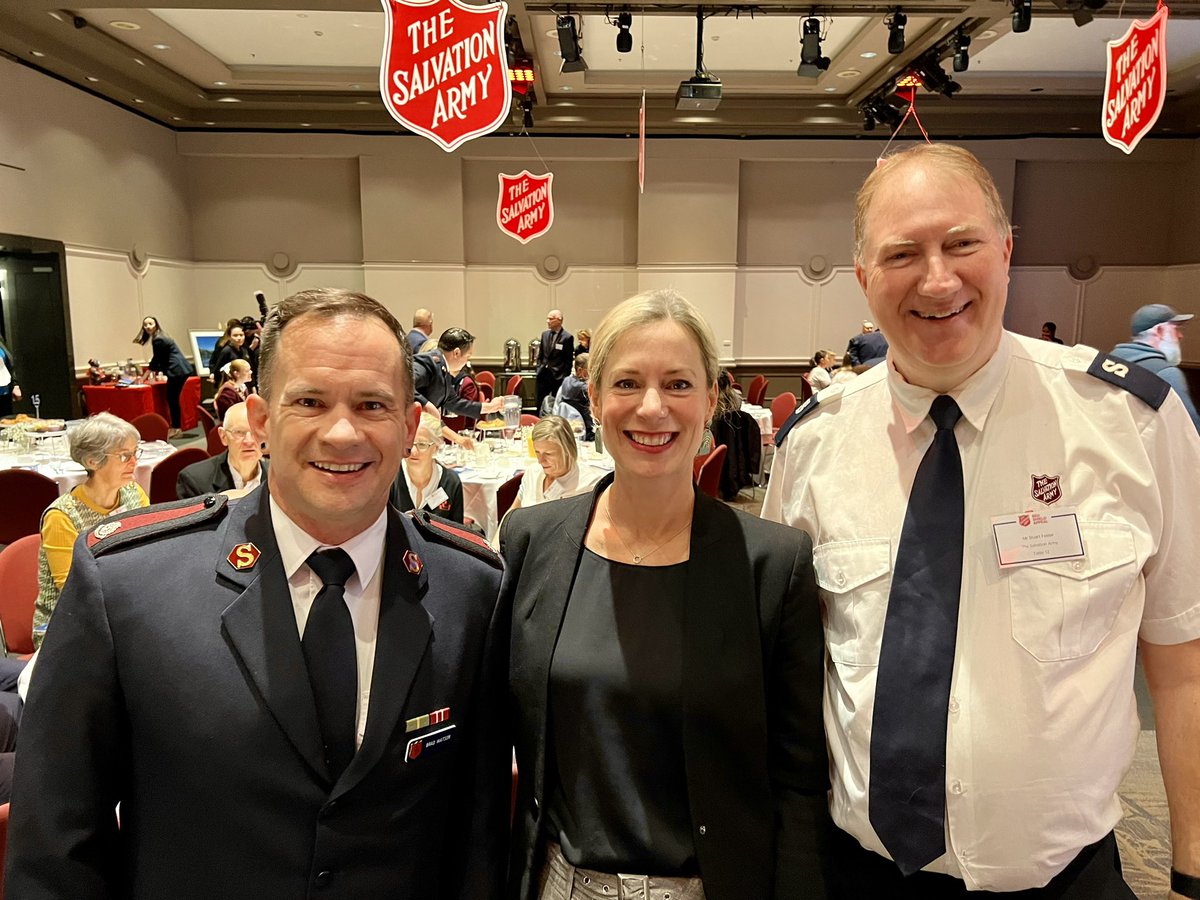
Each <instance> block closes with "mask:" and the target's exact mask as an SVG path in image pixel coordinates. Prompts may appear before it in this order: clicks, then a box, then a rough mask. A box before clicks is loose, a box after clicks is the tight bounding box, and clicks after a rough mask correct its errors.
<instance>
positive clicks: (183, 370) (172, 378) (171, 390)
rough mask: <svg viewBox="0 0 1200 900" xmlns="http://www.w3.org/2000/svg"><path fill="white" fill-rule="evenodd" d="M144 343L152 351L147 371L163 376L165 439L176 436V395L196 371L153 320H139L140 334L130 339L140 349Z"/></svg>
mask: <svg viewBox="0 0 1200 900" xmlns="http://www.w3.org/2000/svg"><path fill="white" fill-rule="evenodd" d="M147 341H148V342H149V343H150V347H151V351H152V352H151V356H150V363H149V365H148V368H149V369H150V371H151V372H161V373H162V374H163V375H166V376H167V409H169V410H170V412H171V434H170V435H169V436H170V437H174V436H175V435H177V434H179V395H180V394H181V393H182V392H183V384H184V382H185V381H187V380H188V378H190V377H191V376H193V375H195V374H196V370H195V369H193V368H192V364H191V363H190V362H188V361H187V357H185V356H184V355H183V353H182V352H180V350H179V345H178V344H176V343H175V341H174V340H172V339H171V336H170V335H169V334H167V333H166V332H165V331H163V329H162V326H161V325H159V324H158V319H156V318H155V317H154V316H146V318H144V319H142V327H141V330H140V331H138V333H137V334H136V335H134V338H133V342H134V343H135V344H141V345H142V346H143V347H144V346H145V345H146V342H147Z"/></svg>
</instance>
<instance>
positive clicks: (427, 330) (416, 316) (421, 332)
mask: <svg viewBox="0 0 1200 900" xmlns="http://www.w3.org/2000/svg"><path fill="white" fill-rule="evenodd" d="M431 337H433V313H431V312H430V311H429V310H427V309H425V307H421V308H420V309H418V310H417V311H416V312H415V313H413V327H412V331H410V332H409V333H408V346H409V347H411V348H412V352H413V353H414V354H416V353H420V352H421V345H422V344H424V343H425V342H426V341H427V340H429V339H430V338H431Z"/></svg>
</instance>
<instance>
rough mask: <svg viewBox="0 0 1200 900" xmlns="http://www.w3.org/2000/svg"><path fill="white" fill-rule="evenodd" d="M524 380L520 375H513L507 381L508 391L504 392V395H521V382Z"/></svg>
mask: <svg viewBox="0 0 1200 900" xmlns="http://www.w3.org/2000/svg"><path fill="white" fill-rule="evenodd" d="M524 380H525V379H524V378H522V377H521V376H520V375H514V376H513V377H512V378H510V379H508V389H507V390H505V392H504V393H506V394H519V393H521V382H522V381H524Z"/></svg>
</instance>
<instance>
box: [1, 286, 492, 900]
mask: <svg viewBox="0 0 1200 900" xmlns="http://www.w3.org/2000/svg"><path fill="white" fill-rule="evenodd" d="M260 364H261V369H262V371H261V373H260V384H261V387H262V393H261V395H256V396H253V397H251V398H250V400H249V401H248V412H249V421H250V426H251V428H252V429H253V431H254V433H255V435H256V436H257V437H258V438H259V439H260V440H262V441H266V442H268V444H269V446H270V447H271V451H272V464H271V468H270V471H269V473H268V476H267V484H265V485H264V486H263V487H262V488H260V489H259V490H257V491H255V492H254V493H252V494H250V495H249V496H247V497H245V498H243V499H241V500H238V501H236V502H234V503H229V502H228V500H227V498H226V497H224V496H220V495H216V496H208V497H205V498H203V499H199V498H197V499H195V500H190V501H188V500H184V501H180V502H179V503H177V504H174V505H173V506H167V507H161V506H160V507H154V508H153V509H152V510H151V511H146V510H140V511H138V512H139V514H138V515H130V516H124V517H122V518H118V519H109V520H107V521H106V522H104V523H103V524H102V525H100V526H98V527H97V528H96V529H94V530H93V531H91V532H89V533H88V534H86V535H84V536H83V537H81V539H80V541H79V543H78V544H77V545H76V548H75V557H74V560H73V563H72V571H71V578H70V579H69V581H68V585H67V588H66V590H65V591H64V593H63V596H62V599H61V601H60V605H59V615H56V616H55V618H54V621H53V624H52V625H51V627H50V629H49V632H48V634H47V636H46V640H45V642H44V644H43V646H42V653H41V660H40V662H39V665H38V677H37V678H36V679H35V680H34V682H33V684H32V686H31V690H30V694H29V701H28V705H27V707H26V713H25V717H24V723H23V725H24V728H23V731H22V735H21V752H22V759H21V764H20V765H19V766H18V767H17V776H16V787H15V791H14V796H13V802H12V827H11V830H10V832H9V834H10V841H9V846H8V872H7V882H6V889H7V893H8V894H9V895H10V896H13V897H21V898H25V900H40V898H59V900H68V898H69V900H88V898H116V897H121V898H128V900H161V898H164V897H170V898H172V900H211V898H214V897H221V898H223V900H261V898H266V897H279V898H283V897H296V898H299V897H310V896H321V897H333V898H347V900H349V898H354V900H371V898H378V900H383V898H387V900H480V898H483V900H494V898H496V897H498V896H499V892H500V885H501V882H502V880H503V876H504V853H505V836H506V834H507V831H508V816H509V791H510V784H511V780H510V779H511V775H510V764H511V754H512V742H511V740H510V738H509V737H508V735H507V734H506V732H505V727H504V719H503V711H504V708H505V702H504V701H505V690H506V683H507V682H506V677H505V676H506V672H507V645H508V634H507V632H508V625H507V621H508V614H507V612H506V611H505V610H503V609H501V608H500V607H499V606H498V602H497V599H496V598H497V594H498V587H499V580H500V568H499V560H498V557H496V555H495V554H494V553H492V552H491V551H490V549H488V548H487V547H486V545H485V543H484V542H483V541H482V539H481V538H478V536H476V535H474V534H472V533H471V532H468V531H465V530H462V529H460V527H459V526H455V525H453V524H452V523H446V522H443V521H441V520H437V519H434V518H433V517H430V516H428V514H427V513H421V514H419V515H418V516H416V517H407V516H401V515H400V514H399V513H396V512H395V511H394V510H389V508H388V504H387V499H388V492H389V490H390V488H391V485H392V482H393V481H394V479H395V477H396V472H397V471H398V469H399V467H400V460H401V457H402V456H403V454H404V452H406V449H407V448H408V446H409V445H410V444H411V442H412V438H411V435H412V430H410V429H412V427H413V424H414V423H415V421H416V417H417V415H418V414H419V409H418V408H417V407H416V406H415V404H414V403H413V395H412V382H411V380H410V362H409V351H408V347H407V343H406V341H405V338H404V332H403V329H402V328H401V326H400V324H399V323H398V322H397V321H396V319H395V318H394V317H393V316H392V315H391V314H390V313H389V312H388V311H387V310H386V309H385V308H384V307H383V306H382V305H380V304H379V303H377V302H376V301H374V300H372V299H370V298H369V297H365V296H363V295H361V294H354V293H350V292H347V291H341V290H331V289H326V290H317V291H305V292H302V293H300V294H296V295H294V296H292V297H289V298H287V299H285V300H283V301H282V302H281V303H280V304H279V305H278V306H277V307H276V308H275V309H274V310H272V311H271V314H270V316H269V317H268V319H267V323H266V328H265V330H264V334H263V341H262V351H261V360H260ZM118 804H119V807H120V827H119V828H118V823H117V815H116V807H117V806H118Z"/></svg>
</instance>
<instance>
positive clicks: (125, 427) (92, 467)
mask: <svg viewBox="0 0 1200 900" xmlns="http://www.w3.org/2000/svg"><path fill="white" fill-rule="evenodd" d="M139 437H140V435H139V434H138V430H137V429H136V428H134V427H133V426H132V425H130V424H129V423H128V422H126V421H125V420H124V419H120V418H117V417H116V416H114V415H113V414H112V413H108V412H101V413H96V414H95V415H94V416H92V417H91V418H90V419H85V420H84V421H83V422H81V423H80V424H78V425H76V426H75V427H73V428H72V429H71V430H70V431H68V432H67V446H68V447H69V448H70V453H71V459H73V460H74V461H75V462H76V463H78V464H79V465H81V466H83V468H84V469H86V470H87V473H88V477H89V478H90V477H91V476H92V475H94V474H95V472H96V470H97V469H99V468H100V467H101V466H102V465H104V459H105V457H106V456H107V455H108V454H109V453H112V452H113V451H114V450H116V449H117V448H118V447H120V446H121V445H122V444H125V443H127V442H128V441H134V442H136V441H137V440H138V438H139Z"/></svg>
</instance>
